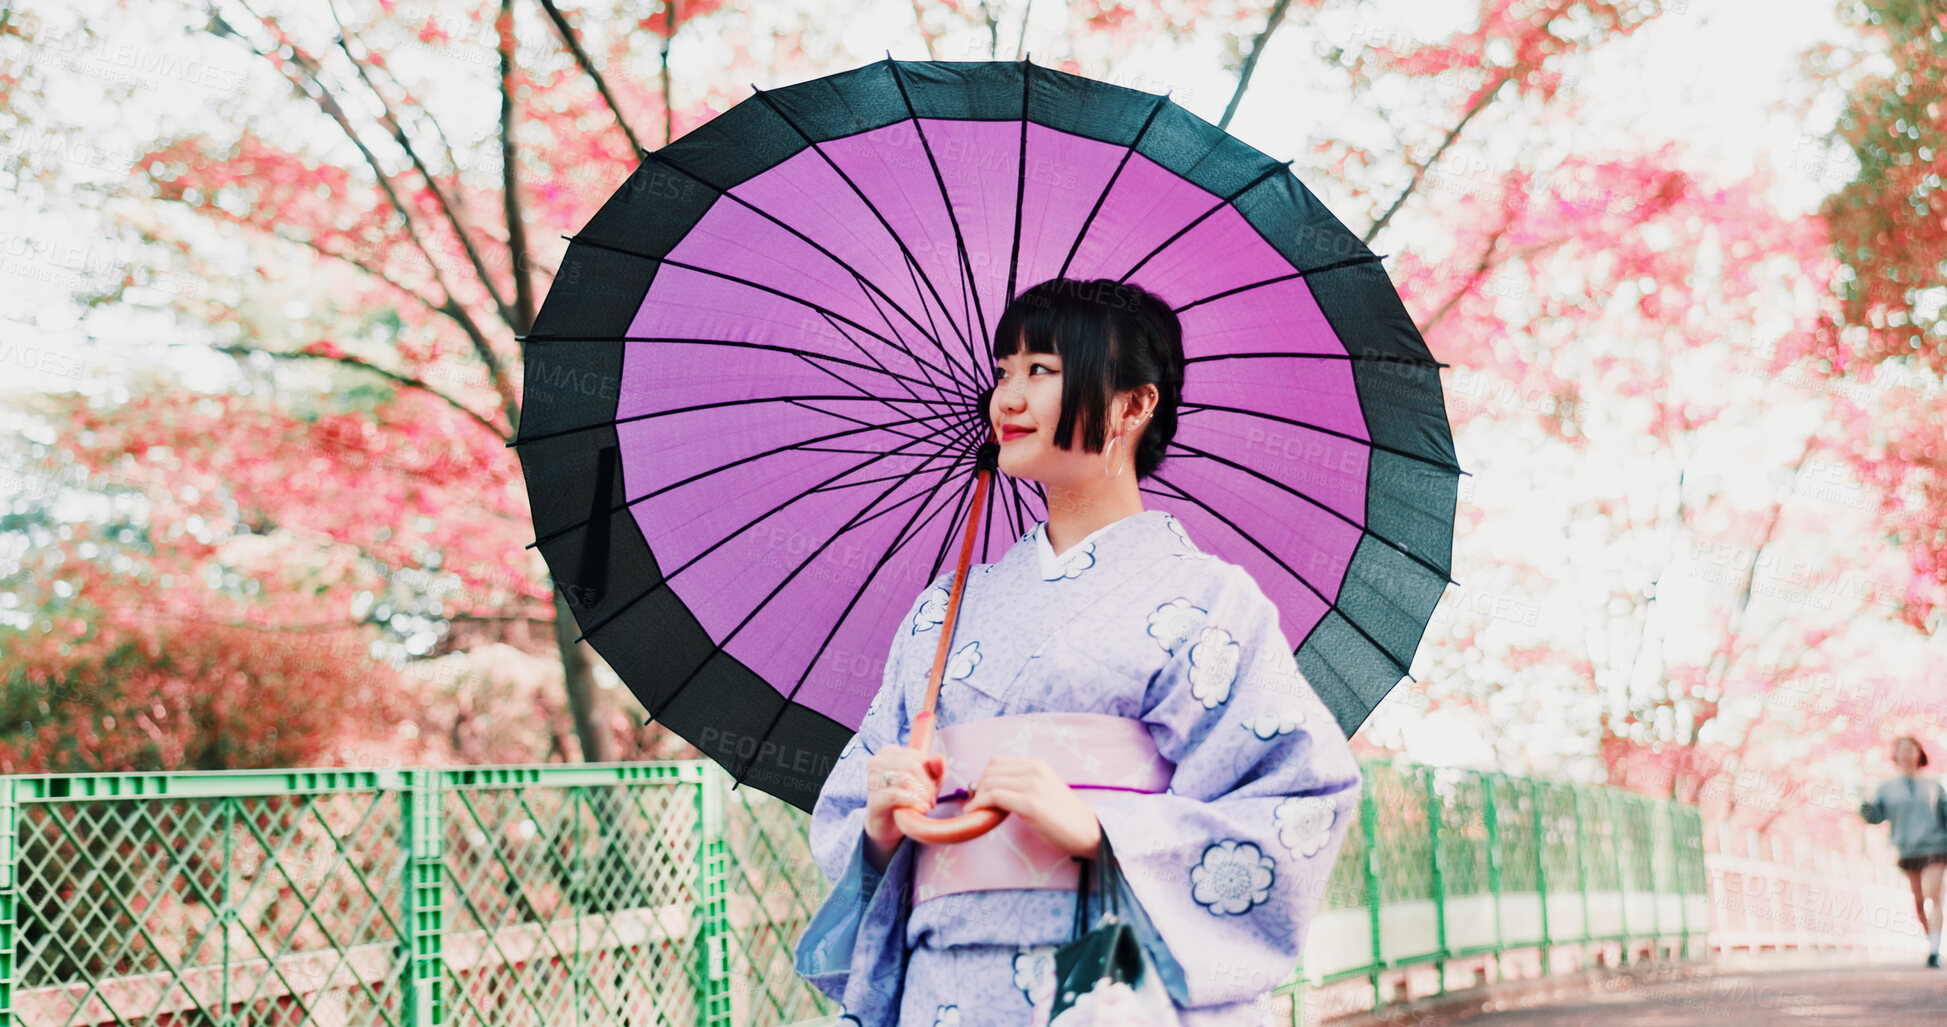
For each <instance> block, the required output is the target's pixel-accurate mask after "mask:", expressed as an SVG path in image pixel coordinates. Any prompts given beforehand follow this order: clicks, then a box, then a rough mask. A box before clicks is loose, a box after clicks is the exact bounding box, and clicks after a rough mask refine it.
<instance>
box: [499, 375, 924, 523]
mask: <svg viewBox="0 0 1947 1027" xmlns="http://www.w3.org/2000/svg"><path fill="white" fill-rule="evenodd" d="M842 398H849V397H842ZM726 405H727V404H726ZM924 420H927V418H924V417H908V418H905V419H903V420H898V421H889V422H881V423H879V424H874V425H870V426H868V427H866V428H847V429H845V430H844V431H839V432H833V433H831V434H829V435H820V436H816V437H814V438H809V439H805V440H803V441H802V442H797V443H787V444H785V445H782V446H778V447H776V448H773V449H768V450H765V451H764V452H761V453H752V454H750V455H749V456H744V457H739V458H737V459H736V460H733V461H731V462H729V463H726V464H720V465H718V466H716V467H712V468H710V469H709V470H707V471H699V472H697V473H696V474H692V475H690V476H689V477H687V478H684V479H682V480H681V481H673V482H670V483H669V484H667V485H664V486H663V487H662V488H659V489H655V490H652V491H650V492H645V493H643V494H642V495H640V496H637V497H635V498H634V499H625V500H623V501H622V505H621V506H617V507H612V508H610V509H609V512H608V515H609V516H610V517H613V516H615V515H616V514H618V513H621V512H622V511H624V510H626V509H628V508H629V507H632V506H634V505H636V504H637V503H640V502H642V501H643V500H645V499H654V498H655V497H657V496H660V495H662V494H663V493H665V492H669V491H671V490H673V489H679V488H682V487H683V486H685V485H693V484H695V483H696V482H699V481H702V480H703V479H704V478H707V477H709V476H711V475H713V474H718V473H721V472H723V471H727V470H730V469H731V468H733V467H739V466H742V465H743V464H746V463H749V462H751V461H752V460H762V459H764V458H765V457H772V456H776V455H777V454H779V453H782V452H784V451H786V450H790V449H799V450H809V451H811V452H814V453H816V452H833V453H836V452H847V451H846V450H820V449H815V448H813V447H812V446H811V444H812V443H818V442H824V441H826V440H829V439H841V438H848V437H851V436H855V435H863V434H865V433H866V432H867V431H869V430H873V429H884V428H892V427H897V426H899V425H902V424H917V423H919V422H921V421H924ZM596 427H602V426H601V425H597V426H596ZM901 437H902V438H909V436H901ZM924 438H925V437H924V436H921V437H920V438H919V439H914V440H913V441H922V440H923V439H924ZM856 452H861V453H867V454H871V455H874V456H889V455H891V454H892V453H896V452H898V449H893V450H883V449H880V450H858V451H856ZM934 455H935V456H937V455H938V454H934ZM929 459H930V457H929ZM867 462H868V463H869V462H870V461H867ZM843 476H844V474H843V472H841V473H840V474H839V475H838V477H843ZM831 480H835V479H828V480H827V481H826V482H823V483H821V484H828V483H829V482H830V481H831ZM593 520H594V518H592V517H588V518H583V519H582V520H579V521H576V522H575V523H573V524H568V525H564V526H562V527H559V528H556V529H555V530H553V531H550V532H548V533H547V534H545V535H542V536H541V537H539V538H536V539H535V540H534V541H532V542H529V543H528V544H527V545H526V546H525V548H527V549H532V548H534V547H535V546H538V545H540V544H542V543H543V542H552V541H554V540H555V539H557V538H560V537H561V536H563V535H565V534H567V533H568V532H571V531H574V530H575V529H576V528H582V527H586V526H587V525H588V524H589V523H591V522H592V521H593ZM746 527H748V525H746Z"/></svg>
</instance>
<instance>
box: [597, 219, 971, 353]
mask: <svg viewBox="0 0 1947 1027" xmlns="http://www.w3.org/2000/svg"><path fill="white" fill-rule="evenodd" d="M568 241H569V242H575V243H580V244H581V245H583V246H593V247H595V248H596V249H598V250H608V251H610V252H613V253H620V254H623V255H624V256H630V257H635V258H637V259H638V260H652V261H655V262H656V263H659V264H667V265H668V266H670V267H676V268H682V269H683V270H685V271H694V272H696V273H698V274H703V275H709V276H711V277H712V278H721V279H723V280H724V281H726V282H735V283H736V284H738V285H742V286H745V287H747V288H751V289H756V290H759V291H761V292H768V293H770V294H771V295H773V296H779V297H782V298H784V299H787V300H790V301H791V302H793V303H799V304H802V305H804V306H806V307H809V308H811V309H812V310H815V311H817V312H818V313H820V314H823V315H825V316H827V317H834V318H837V319H838V320H840V321H843V322H845V323H846V324H849V325H851V326H852V327H853V328H856V329H858V330H859V331H861V332H863V333H865V334H866V335H870V336H871V337H873V338H875V339H877V340H879V341H880V342H882V343H885V344H886V347H887V348H888V349H890V350H892V351H893V352H895V353H905V354H907V355H908V356H911V357H912V358H913V360H914V362H916V363H920V364H924V363H926V362H925V361H924V360H921V359H919V354H917V353H915V352H913V350H912V349H911V348H909V347H907V346H904V345H902V344H900V343H897V342H894V341H893V340H891V339H888V338H886V337H885V336H883V335H880V334H879V333H878V332H875V331H873V330H872V329H870V328H867V327H866V326H864V325H862V324H859V323H858V322H857V321H854V320H852V319H851V318H849V317H846V316H845V315H844V314H841V313H839V312H838V311H836V310H832V309H831V308H829V307H826V306H824V305H823V304H819V303H813V302H812V301H810V300H808V299H805V298H804V297H803V296H794V295H792V294H791V293H788V292H785V291H784V290H783V289H778V288H773V287H772V286H768V285H765V284H764V283H762V282H756V281H752V280H750V279H748V278H743V277H740V276H738V275H733V274H731V273H730V272H728V271H718V270H715V269H714V268H707V267H704V266H702V265H701V264H692V263H690V262H688V261H686V260H671V259H669V258H668V257H653V256H650V255H649V254H647V253H638V252H636V251H635V250H631V249H629V248H627V247H625V246H616V245H614V244H612V243H605V242H598V241H596V240H594V239H590V238H588V237H587V236H585V235H577V236H571V237H570V238H569V240H568ZM852 344H853V345H855V346H856V345H858V343H857V342H856V341H853V343H852ZM786 348H788V347H786ZM940 353H941V355H942V356H945V355H946V351H945V350H944V349H942V350H941V351H940ZM934 370H936V371H937V370H939V369H938V368H934ZM941 373H942V374H943V375H945V377H947V378H950V379H952V380H954V381H959V380H960V379H958V378H956V377H955V376H953V375H950V374H946V373H945V372H941Z"/></svg>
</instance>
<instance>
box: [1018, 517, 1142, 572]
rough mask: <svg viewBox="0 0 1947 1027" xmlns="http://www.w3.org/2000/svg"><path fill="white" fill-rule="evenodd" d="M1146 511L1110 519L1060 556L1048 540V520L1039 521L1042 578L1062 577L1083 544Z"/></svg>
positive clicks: (1037, 539) (1036, 543) (1037, 538)
mask: <svg viewBox="0 0 1947 1027" xmlns="http://www.w3.org/2000/svg"><path fill="white" fill-rule="evenodd" d="M1146 512H1147V511H1139V512H1137V513H1133V514H1130V515H1129V516H1128V517H1124V518H1122V519H1121V520H1114V521H1110V522H1109V523H1107V524H1104V525H1102V526H1101V527H1099V528H1097V529H1095V530H1094V531H1091V532H1089V533H1088V535H1087V536H1086V537H1085V538H1083V539H1082V540H1081V541H1080V542H1077V543H1075V544H1074V545H1072V546H1069V547H1068V548H1067V549H1065V550H1063V551H1062V554H1061V555H1060V556H1056V555H1055V547H1054V546H1053V545H1051V544H1050V543H1049V542H1048V522H1047V521H1041V522H1039V523H1037V524H1036V525H1035V526H1034V548H1035V551H1036V553H1038V554H1039V555H1040V557H1041V580H1043V581H1052V580H1054V579H1056V578H1059V577H1061V576H1062V567H1063V564H1065V563H1066V562H1067V561H1068V560H1069V559H1071V558H1072V557H1074V555H1075V553H1076V552H1077V551H1078V550H1080V549H1081V548H1082V547H1083V546H1085V545H1087V544H1089V543H1090V542H1093V541H1095V539H1096V537H1097V536H1099V535H1101V534H1102V533H1103V532H1105V531H1107V530H1109V529H1110V528H1113V527H1115V526H1116V525H1118V524H1121V523H1122V522H1123V521H1126V520H1129V519H1130V518H1133V517H1140V516H1141V515H1142V514H1143V513H1146Z"/></svg>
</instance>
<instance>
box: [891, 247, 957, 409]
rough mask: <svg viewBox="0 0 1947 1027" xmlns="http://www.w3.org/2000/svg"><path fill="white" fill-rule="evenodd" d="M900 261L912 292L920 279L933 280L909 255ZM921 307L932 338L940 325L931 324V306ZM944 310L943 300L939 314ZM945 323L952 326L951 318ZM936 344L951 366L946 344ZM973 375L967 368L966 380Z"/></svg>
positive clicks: (935, 335)
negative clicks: (911, 285) (910, 284)
mask: <svg viewBox="0 0 1947 1027" xmlns="http://www.w3.org/2000/svg"><path fill="white" fill-rule="evenodd" d="M900 263H902V264H904V265H905V268H906V279H907V280H908V281H910V282H911V283H912V284H913V291H914V292H918V291H919V283H920V282H921V281H924V282H926V283H927V284H928V285H929V286H930V285H931V284H932V281H933V280H932V279H931V278H928V277H927V276H926V272H925V271H924V270H923V269H922V268H921V267H920V266H919V264H918V263H917V262H915V261H914V260H913V259H912V258H911V257H910V256H908V257H905V258H903V259H902V260H901V261H900ZM921 309H922V310H923V311H924V312H925V314H926V323H927V324H928V325H929V326H931V328H932V330H933V335H932V336H929V338H933V337H937V336H938V335H939V331H940V326H939V325H936V324H933V308H931V307H926V306H922V307H921ZM946 312H947V311H946V304H945V303H944V302H943V303H941V304H940V316H941V317H946ZM947 324H948V327H953V324H952V321H951V320H949V321H948V322H947ZM956 331H957V329H956ZM938 345H939V347H940V359H942V360H945V361H947V363H948V365H949V366H951V364H952V361H953V358H952V356H951V355H949V354H948V353H947V351H946V344H945V343H938ZM973 375H974V372H973V371H972V370H969V371H968V372H967V378H968V380H969V381H971V380H972V379H973Z"/></svg>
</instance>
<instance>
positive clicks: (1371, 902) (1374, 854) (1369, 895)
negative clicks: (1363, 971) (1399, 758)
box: [1359, 773, 1384, 1010]
mask: <svg viewBox="0 0 1947 1027" xmlns="http://www.w3.org/2000/svg"><path fill="white" fill-rule="evenodd" d="M1367 780H1371V775H1370V774H1369V773H1368V774H1367ZM1359 826H1360V829H1361V830H1363V831H1365V833H1366V835H1365V837H1366V858H1365V860H1364V862H1365V865H1366V867H1365V874H1366V922H1367V923H1368V924H1370V925H1371V926H1370V928H1369V929H1368V933H1370V934H1371V936H1372V968H1373V969H1372V976H1371V980H1372V1008H1373V1009H1375V1010H1377V1009H1378V1008H1379V1007H1380V1006H1381V1005H1383V1004H1384V1003H1383V1002H1381V1001H1380V998H1379V966H1380V958H1381V955H1380V951H1381V950H1380V945H1379V899H1380V896H1379V865H1378V864H1379V810H1378V807H1377V806H1376V805H1375V804H1374V803H1373V801H1372V788H1370V787H1366V788H1361V789H1359Z"/></svg>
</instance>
